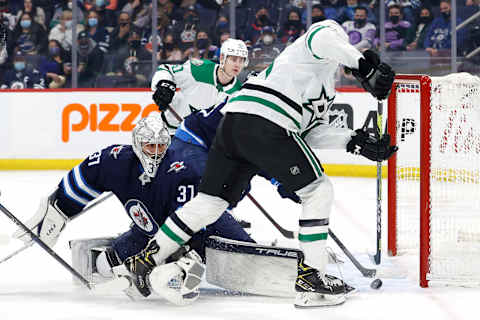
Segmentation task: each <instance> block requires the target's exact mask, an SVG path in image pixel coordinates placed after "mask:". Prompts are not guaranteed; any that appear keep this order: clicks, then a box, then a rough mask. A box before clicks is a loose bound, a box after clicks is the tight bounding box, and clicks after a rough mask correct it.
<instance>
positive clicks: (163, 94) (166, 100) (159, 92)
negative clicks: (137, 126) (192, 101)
mask: <svg viewBox="0 0 480 320" xmlns="http://www.w3.org/2000/svg"><path fill="white" fill-rule="evenodd" d="M156 88H157V89H156V90H155V92H154V93H153V96H152V98H153V101H155V104H156V105H157V106H158V109H159V110H160V111H165V110H167V109H168V105H169V104H170V102H172V99H173V95H174V94H175V90H176V89H177V85H176V84H175V82H173V81H170V80H160V81H158V83H157V87H156Z"/></svg>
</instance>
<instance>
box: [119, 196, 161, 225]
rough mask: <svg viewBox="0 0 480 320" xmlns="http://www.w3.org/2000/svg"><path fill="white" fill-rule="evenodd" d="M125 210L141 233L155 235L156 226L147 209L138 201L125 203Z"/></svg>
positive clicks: (133, 200)
mask: <svg viewBox="0 0 480 320" xmlns="http://www.w3.org/2000/svg"><path fill="white" fill-rule="evenodd" d="M125 209H126V210H127V212H128V215H129V216H130V218H132V220H133V222H134V223H135V224H136V225H137V227H139V228H140V229H142V230H143V231H145V232H148V233H155V232H156V231H157V230H158V224H157V223H156V222H155V220H153V217H152V215H151V214H150V213H149V212H148V209H147V207H146V206H145V205H144V204H143V202H141V201H140V200H137V199H132V200H128V201H127V203H125Z"/></svg>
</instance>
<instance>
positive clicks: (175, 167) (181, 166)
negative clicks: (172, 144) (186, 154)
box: [167, 161, 185, 173]
mask: <svg viewBox="0 0 480 320" xmlns="http://www.w3.org/2000/svg"><path fill="white" fill-rule="evenodd" d="M183 169H185V165H184V164H183V161H175V162H174V163H172V164H171V165H170V169H168V171H167V173H169V172H172V171H175V173H178V172H179V171H180V170H183Z"/></svg>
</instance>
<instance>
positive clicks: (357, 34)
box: [342, 7, 376, 51]
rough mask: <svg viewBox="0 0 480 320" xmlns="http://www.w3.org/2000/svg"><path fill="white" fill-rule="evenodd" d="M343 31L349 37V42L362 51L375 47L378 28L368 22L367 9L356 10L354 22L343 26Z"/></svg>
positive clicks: (346, 22) (347, 22)
mask: <svg viewBox="0 0 480 320" xmlns="http://www.w3.org/2000/svg"><path fill="white" fill-rule="evenodd" d="M342 27H343V29H345V32H346V33H347V35H348V38H349V42H350V44H351V45H353V46H354V47H355V48H357V49H358V50H360V51H363V50H367V49H370V48H372V47H373V42H374V40H375V34H376V28H375V26H374V25H373V24H371V23H370V22H367V9H366V8H365V7H357V8H355V15H354V17H353V21H345V22H344V23H343V24H342Z"/></svg>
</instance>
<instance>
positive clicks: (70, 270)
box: [0, 203, 93, 289]
mask: <svg viewBox="0 0 480 320" xmlns="http://www.w3.org/2000/svg"><path fill="white" fill-rule="evenodd" d="M0 211H2V212H3V213H4V214H5V215H6V216H7V217H8V218H9V219H10V220H12V221H13V222H14V223H15V224H16V225H17V226H19V227H20V228H22V229H23V230H25V232H27V233H28V234H29V235H30V237H31V238H32V239H33V241H35V242H36V243H37V244H38V245H39V246H40V247H42V249H43V250H45V251H46V252H47V253H48V254H49V255H50V256H52V258H54V259H55V260H57V262H58V263H60V264H61V265H62V266H63V267H64V268H65V269H67V270H68V271H69V272H70V273H71V274H72V275H73V276H74V277H76V278H77V279H78V280H79V281H80V282H81V283H82V284H84V285H85V286H86V287H87V288H88V289H93V284H91V283H90V282H89V281H87V279H85V278H84V277H83V276H82V275H81V274H80V273H78V272H77V271H76V270H75V269H73V268H72V266H70V265H69V264H68V263H67V262H65V260H63V259H62V258H61V257H60V256H59V255H57V254H56V253H55V251H53V250H52V249H50V247H49V246H47V245H46V244H45V242H43V241H42V240H41V239H40V238H39V237H38V236H37V235H36V234H35V233H33V232H32V231H31V230H30V229H29V228H27V226H25V225H24V224H23V223H22V222H21V221H20V220H18V219H17V217H15V216H14V215H13V214H12V213H11V212H10V211H9V210H8V209H7V208H5V207H4V206H3V205H2V204H1V203H0Z"/></svg>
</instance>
